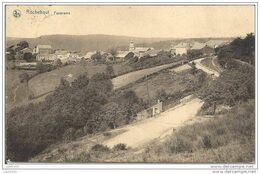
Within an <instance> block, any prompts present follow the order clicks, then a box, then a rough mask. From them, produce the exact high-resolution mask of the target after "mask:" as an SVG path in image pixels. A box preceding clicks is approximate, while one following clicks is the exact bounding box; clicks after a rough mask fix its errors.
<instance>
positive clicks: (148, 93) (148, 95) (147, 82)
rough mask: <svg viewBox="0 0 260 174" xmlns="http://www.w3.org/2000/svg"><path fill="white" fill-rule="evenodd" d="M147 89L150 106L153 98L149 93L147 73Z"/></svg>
mask: <svg viewBox="0 0 260 174" xmlns="http://www.w3.org/2000/svg"><path fill="white" fill-rule="evenodd" d="M146 90H147V95H148V102H149V106H151V98H150V94H149V87H148V76H147V75H146Z"/></svg>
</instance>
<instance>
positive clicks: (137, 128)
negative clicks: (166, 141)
mask: <svg viewBox="0 0 260 174" xmlns="http://www.w3.org/2000/svg"><path fill="white" fill-rule="evenodd" d="M202 104H203V101H201V100H200V99H198V98H195V99H192V100H190V101H188V102H183V103H182V104H179V105H177V106H176V107H174V108H171V109H169V110H167V111H165V112H163V113H161V114H160V116H159V117H154V118H150V119H147V120H144V121H143V122H140V123H136V124H132V125H129V126H126V127H125V128H124V129H125V130H126V131H125V132H124V133H122V134H120V135H118V136H116V137H114V138H112V139H109V140H107V141H105V142H104V143H103V144H105V145H107V146H108V147H113V146H114V145H116V144H118V143H124V144H126V145H127V146H129V147H132V148H136V147H139V146H142V145H145V144H147V143H149V142H150V141H152V140H154V139H156V138H160V137H161V136H163V135H164V134H165V133H167V132H169V131H170V132H172V129H173V128H174V129H176V128H178V127H180V126H183V124H184V122H186V121H188V120H190V119H192V118H194V117H195V116H196V114H197V112H198V111H199V109H200V108H201V106H202Z"/></svg>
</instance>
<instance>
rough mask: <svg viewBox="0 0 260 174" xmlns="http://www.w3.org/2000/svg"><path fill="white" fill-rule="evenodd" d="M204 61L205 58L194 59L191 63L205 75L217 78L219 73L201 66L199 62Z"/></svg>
mask: <svg viewBox="0 0 260 174" xmlns="http://www.w3.org/2000/svg"><path fill="white" fill-rule="evenodd" d="M204 59H206V58H201V59H196V60H194V61H193V62H195V66H196V68H198V69H201V70H202V71H204V72H205V73H207V74H209V75H213V76H215V77H219V75H220V74H219V72H217V71H215V70H213V69H210V68H209V67H206V66H204V65H202V64H201V61H202V60H204Z"/></svg>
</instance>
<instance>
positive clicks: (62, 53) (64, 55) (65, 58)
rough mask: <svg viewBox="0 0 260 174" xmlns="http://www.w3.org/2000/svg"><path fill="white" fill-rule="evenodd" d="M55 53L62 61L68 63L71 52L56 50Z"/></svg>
mask: <svg viewBox="0 0 260 174" xmlns="http://www.w3.org/2000/svg"><path fill="white" fill-rule="evenodd" d="M54 54H55V55H56V57H57V59H60V60H61V62H62V63H67V62H68V61H69V57H70V53H69V52H68V51H67V50H56V51H55V53H54Z"/></svg>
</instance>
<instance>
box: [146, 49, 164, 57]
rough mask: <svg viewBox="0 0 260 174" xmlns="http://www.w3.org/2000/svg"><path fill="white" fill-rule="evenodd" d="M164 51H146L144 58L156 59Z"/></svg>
mask: <svg viewBox="0 0 260 174" xmlns="http://www.w3.org/2000/svg"><path fill="white" fill-rule="evenodd" d="M161 51H162V50H154V49H153V50H149V51H146V52H145V53H144V54H143V56H144V57H145V56H149V57H156V56H157V55H158V53H160V52H161Z"/></svg>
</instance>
